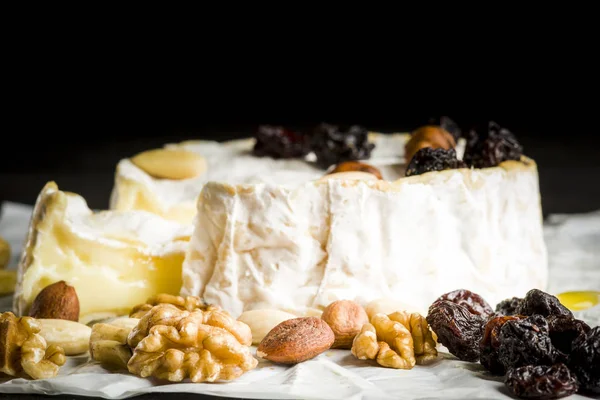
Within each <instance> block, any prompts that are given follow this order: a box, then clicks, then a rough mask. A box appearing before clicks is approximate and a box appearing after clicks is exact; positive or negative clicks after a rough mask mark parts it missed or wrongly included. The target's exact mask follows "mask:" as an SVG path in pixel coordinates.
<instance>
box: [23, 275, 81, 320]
mask: <svg viewBox="0 0 600 400" xmlns="http://www.w3.org/2000/svg"><path fill="white" fill-rule="evenodd" d="M29 316H30V317H33V318H50V319H67V320H70V321H76V322H77V321H79V297H77V292H76V291H75V288H74V287H73V286H69V285H67V284H66V282H65V281H58V282H55V283H53V284H51V285H48V286H46V287H45V288H44V289H43V290H42V291H41V292H40V293H39V294H38V295H37V296H36V298H35V299H34V300H33V304H32V305H31V309H30V310H29Z"/></svg>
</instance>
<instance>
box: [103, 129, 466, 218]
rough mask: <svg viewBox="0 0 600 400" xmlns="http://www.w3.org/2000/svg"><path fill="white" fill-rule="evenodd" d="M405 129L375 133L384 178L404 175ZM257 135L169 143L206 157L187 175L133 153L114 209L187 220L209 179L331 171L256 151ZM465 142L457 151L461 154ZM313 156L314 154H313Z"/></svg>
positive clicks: (290, 180) (288, 182) (279, 179)
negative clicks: (175, 176) (165, 174)
mask: <svg viewBox="0 0 600 400" xmlns="http://www.w3.org/2000/svg"><path fill="white" fill-rule="evenodd" d="M408 138H409V135H408V134H404V133H396V134H380V133H370V134H369V139H370V140H371V141H372V142H373V143H375V149H374V150H373V152H372V154H371V157H370V158H369V159H368V160H365V161H366V162H368V163H369V164H372V165H375V166H377V167H378V168H379V169H380V170H381V173H382V174H383V177H384V179H387V180H395V179H397V178H398V177H400V176H402V175H404V144H405V143H406V141H407V140H408ZM253 146H254V139H252V138H246V139H239V140H231V141H227V142H222V143H220V142H216V141H205V140H190V141H185V142H181V143H171V144H167V145H165V148H168V149H183V150H187V151H192V152H195V153H197V154H200V155H202V156H203V157H204V158H205V160H206V163H207V171H206V173H204V174H203V175H201V176H199V177H197V178H192V179H183V180H170V179H158V178H155V177H152V176H150V175H149V174H147V173H146V172H145V171H143V170H142V169H140V168H138V167H137V166H136V165H135V164H134V163H133V162H131V160H130V159H129V158H126V159H123V160H121V161H120V162H119V163H118V165H117V171H116V174H115V184H114V187H113V191H112V193H111V197H110V208H111V209H115V210H145V211H149V212H152V213H155V214H158V215H160V216H162V217H163V218H167V219H172V220H175V221H179V222H183V223H192V221H193V218H194V216H195V214H196V202H197V198H198V194H199V193H200V191H201V190H202V187H203V186H204V184H205V183H206V182H209V181H218V182H227V183H230V184H238V183H269V184H277V185H285V186H288V187H297V186H298V185H302V184H303V183H305V182H306V181H310V180H314V179H318V178H319V177H321V176H323V175H324V174H325V173H326V171H324V170H323V169H320V168H318V167H316V166H315V164H314V163H313V162H312V161H311V160H312V159H311V156H313V155H309V156H307V157H306V159H273V158H270V157H255V156H253V155H252V148H253ZM463 147H464V146H463V143H462V142H461V144H460V145H459V146H458V148H457V151H458V153H459V154H461V151H462V148H463ZM313 157H314V156H313Z"/></svg>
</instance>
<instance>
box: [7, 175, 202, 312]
mask: <svg viewBox="0 0 600 400" xmlns="http://www.w3.org/2000/svg"><path fill="white" fill-rule="evenodd" d="M191 233H192V231H191V227H190V226H189V225H187V224H186V225H181V224H179V223H177V222H174V221H169V220H165V219H163V218H161V217H159V216H157V215H154V214H151V213H148V212H145V211H126V212H125V211H99V212H94V211H92V210H90V209H89V208H88V205H87V203H86V201H85V200H84V199H83V198H82V197H81V196H79V195H77V194H73V193H68V192H63V191H60V190H59V189H58V186H57V185H56V184H55V183H54V182H49V183H47V184H46V185H45V186H44V188H43V189H42V191H41V193H40V194H39V196H38V198H37V200H36V204H35V207H34V211H33V214H32V217H31V221H30V226H29V232H28V236H27V240H26V244H25V248H24V249H23V253H22V255H21V260H20V264H19V267H18V277H17V286H16V290H15V294H14V305H13V308H14V312H15V313H17V315H26V314H27V313H28V312H29V308H30V306H31V304H32V302H33V300H34V299H35V297H36V296H37V295H38V293H39V292H40V291H41V290H42V289H44V288H45V287H46V286H48V285H50V284H52V283H54V282H57V281H60V280H64V281H66V282H67V284H69V285H71V286H73V287H75V290H76V292H77V295H78V297H79V302H80V316H79V318H80V321H81V322H84V323H85V322H87V321H90V320H94V319H99V318H105V317H111V316H115V315H122V314H126V313H128V312H129V310H130V309H131V308H132V307H133V306H135V305H137V304H140V303H143V302H145V301H146V299H147V298H148V297H150V296H152V295H154V294H157V293H172V294H178V293H179V291H180V287H181V267H182V262H183V259H184V256H185V250H186V248H187V245H188V242H189V238H190V235H191Z"/></svg>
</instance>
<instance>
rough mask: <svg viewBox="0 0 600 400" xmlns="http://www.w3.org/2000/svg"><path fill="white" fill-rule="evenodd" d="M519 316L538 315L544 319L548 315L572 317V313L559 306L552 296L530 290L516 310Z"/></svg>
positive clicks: (558, 301)
mask: <svg viewBox="0 0 600 400" xmlns="http://www.w3.org/2000/svg"><path fill="white" fill-rule="evenodd" d="M517 314H519V315H534V314H538V315H541V316H544V317H549V316H550V315H567V316H569V317H573V313H572V312H571V311H570V310H569V309H568V308H567V307H565V306H563V305H562V304H560V300H558V298H557V297H556V296H552V295H551V294H548V293H546V292H543V291H541V290H539V289H531V290H530V291H529V292H527V294H526V295H525V298H524V299H523V301H522V302H521V304H520V305H519V307H518V308H517Z"/></svg>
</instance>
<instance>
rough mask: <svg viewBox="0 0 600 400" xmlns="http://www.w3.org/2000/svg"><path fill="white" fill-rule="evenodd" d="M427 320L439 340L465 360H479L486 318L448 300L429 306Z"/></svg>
mask: <svg viewBox="0 0 600 400" xmlns="http://www.w3.org/2000/svg"><path fill="white" fill-rule="evenodd" d="M427 322H428V323H429V325H430V326H431V329H433V331H434V332H435V333H436V335H437V337H438V342H440V343H442V344H443V345H444V346H446V348H447V349H448V351H449V352H450V353H451V354H453V355H454V356H456V357H458V358H459V359H460V360H463V361H477V360H479V342H480V341H481V338H482V337H483V324H484V322H485V320H484V318H483V317H481V316H480V315H476V314H472V313H470V312H469V310H468V309H467V308H466V307H463V306H461V305H459V304H456V303H453V302H451V301H448V300H440V301H436V302H434V303H433V304H432V305H431V306H430V307H429V312H428V313H427Z"/></svg>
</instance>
